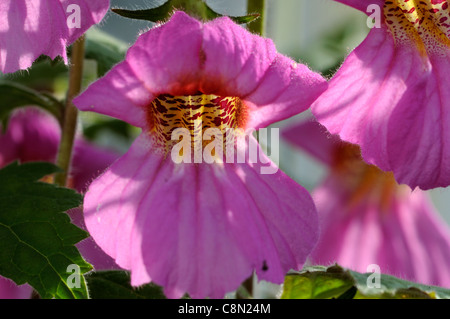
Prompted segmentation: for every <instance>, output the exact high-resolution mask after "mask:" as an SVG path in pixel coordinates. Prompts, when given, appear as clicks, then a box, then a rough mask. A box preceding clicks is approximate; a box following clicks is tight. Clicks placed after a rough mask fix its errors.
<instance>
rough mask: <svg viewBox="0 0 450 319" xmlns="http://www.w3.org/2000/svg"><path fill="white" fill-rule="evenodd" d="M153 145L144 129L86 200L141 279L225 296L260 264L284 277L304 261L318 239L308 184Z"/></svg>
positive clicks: (272, 275)
mask: <svg viewBox="0 0 450 319" xmlns="http://www.w3.org/2000/svg"><path fill="white" fill-rule="evenodd" d="M150 143H151V142H150V141H149V138H148V137H147V136H146V135H141V136H140V137H139V138H138V140H137V141H136V142H135V143H134V144H133V146H132V147H131V148H130V150H129V152H128V153H127V154H126V155H125V156H124V157H122V158H121V159H119V160H118V161H117V162H116V163H114V164H113V165H112V166H111V168H110V169H109V170H108V171H106V172H105V174H103V175H102V176H101V177H100V178H98V179H97V180H96V181H94V182H93V183H92V184H91V186H90V188H89V191H88V192H87V193H86V196H85V201H84V209H85V216H86V217H85V218H86V225H87V227H88V230H89V232H90V233H91V235H92V236H93V238H94V239H95V240H96V242H97V243H98V245H99V246H100V247H101V248H102V249H104V250H105V252H107V253H108V254H109V255H111V256H112V257H113V258H114V259H115V260H116V262H117V263H118V264H119V265H120V266H121V267H123V268H125V269H129V270H131V273H132V284H133V285H135V286H138V285H142V284H145V283H148V282H150V281H153V282H155V283H156V284H159V285H162V286H164V287H165V293H166V295H167V296H168V297H172V298H179V297H181V296H182V295H183V294H184V293H185V292H187V293H189V294H190V296H191V297H194V298H203V297H212V298H218V297H223V295H224V294H225V293H227V292H230V291H233V290H235V289H237V288H238V286H239V285H240V284H241V283H242V282H243V281H244V280H245V279H246V278H248V277H249V276H250V275H251V274H252V271H253V270H254V269H256V272H257V274H258V275H259V277H260V278H261V279H267V280H270V281H273V282H277V283H281V282H282V281H283V278H284V275H285V273H286V272H287V271H288V270H289V269H290V268H294V269H299V267H301V265H302V264H303V262H304V261H305V259H306V257H307V254H308V253H309V252H310V251H311V249H312V247H313V245H314V243H315V240H316V238H317V216H316V214H315V208H314V204H313V202H312V200H311V198H310V196H309V195H308V193H307V192H306V191H305V190H304V189H303V188H301V187H300V186H299V185H298V184H296V183H295V182H293V181H292V180H290V179H289V178H288V177H287V176H285V175H284V174H283V173H281V172H277V173H276V174H275V175H258V172H257V170H258V168H259V167H258V165H256V164H255V165H254V166H252V167H250V166H249V165H247V164H224V165H217V164H175V163H174V162H172V161H171V159H170V158H169V157H167V158H164V156H162V155H160V154H157V153H153V152H152V150H151V145H150ZM272 165H273V164H272ZM280 194H281V197H280Z"/></svg>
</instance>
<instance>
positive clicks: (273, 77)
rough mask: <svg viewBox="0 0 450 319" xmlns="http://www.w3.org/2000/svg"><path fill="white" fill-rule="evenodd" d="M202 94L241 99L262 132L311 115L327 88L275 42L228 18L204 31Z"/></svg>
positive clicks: (220, 19)
mask: <svg viewBox="0 0 450 319" xmlns="http://www.w3.org/2000/svg"><path fill="white" fill-rule="evenodd" d="M203 37H204V40H203V52H204V54H205V57H206V60H205V63H204V71H203V77H204V78H203V82H202V85H201V87H202V90H203V91H204V92H206V93H213V94H216V95H222V96H238V97H240V98H241V99H243V100H245V102H246V103H247V104H248V106H249V107H251V108H252V116H251V120H250V123H248V127H250V128H255V129H258V128H260V127H265V126H268V125H269V124H272V123H273V122H277V121H280V120H283V119H286V118H288V117H291V116H293V115H295V114H298V113H300V112H303V111H305V110H306V109H307V108H309V106H310V105H311V104H312V102H314V100H315V99H316V98H317V97H318V96H319V94H320V93H322V92H323V91H324V90H325V88H326V86H327V84H326V81H325V79H324V78H323V77H321V76H320V75H319V74H317V73H314V72H313V71H311V70H309V69H308V67H306V66H305V65H303V64H298V63H296V62H295V61H293V60H292V59H290V58H288V57H286V56H283V55H281V54H279V53H277V52H276V48H275V45H274V44H273V42H272V40H270V39H265V38H262V37H259V36H257V35H255V34H252V33H250V32H248V31H247V30H245V29H243V28H241V27H240V26H238V25H236V24H235V23H234V22H232V21H231V20H230V19H229V18H227V17H223V18H219V19H216V20H214V21H212V22H209V23H207V24H206V25H205V27H204V35H203Z"/></svg>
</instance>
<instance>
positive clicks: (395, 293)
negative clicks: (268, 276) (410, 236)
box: [281, 265, 450, 299]
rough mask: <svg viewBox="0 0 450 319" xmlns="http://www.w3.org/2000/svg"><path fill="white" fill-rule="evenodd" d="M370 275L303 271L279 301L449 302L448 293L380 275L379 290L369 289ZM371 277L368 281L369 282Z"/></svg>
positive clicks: (289, 278) (335, 270)
mask: <svg viewBox="0 0 450 319" xmlns="http://www.w3.org/2000/svg"><path fill="white" fill-rule="evenodd" d="M370 276H373V273H367V274H361V273H357V272H354V271H350V270H345V269H343V268H342V267H340V266H338V265H335V266H332V267H328V268H326V267H320V266H319V267H317V266H316V267H306V268H305V269H304V270H303V271H301V272H297V273H290V274H289V275H287V276H286V278H285V282H284V286H283V294H282V296H281V298H282V299H331V298H333V299H334V298H336V299H432V298H439V299H450V290H447V289H444V288H440V287H435V286H427V285H422V284H418V283H414V282H409V281H406V280H402V279H399V278H396V277H393V276H389V275H385V274H380V287H379V288H373V287H374V286H375V285H368V284H367V283H368V279H369V280H370V279H371V278H372V277H370ZM369 277H370V278H369Z"/></svg>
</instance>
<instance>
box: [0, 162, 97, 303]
mask: <svg viewBox="0 0 450 319" xmlns="http://www.w3.org/2000/svg"><path fill="white" fill-rule="evenodd" d="M58 171H59V169H58V168H57V167H56V166H54V165H53V164H50V163H37V162H36V163H28V164H23V165H18V164H17V163H13V164H11V165H9V166H7V167H5V168H3V169H2V170H0V181H1V183H0V242H1V243H2V249H1V250H0V275H1V276H4V277H7V278H10V279H12V280H13V281H14V282H15V283H16V284H18V285H21V284H24V283H29V284H30V285H31V286H32V287H33V288H34V289H36V290H37V292H38V293H39V295H40V296H41V297H42V298H87V297H88V292H87V288H86V284H85V281H84V277H83V276H79V277H78V280H79V283H80V284H79V285H78V284H77V279H75V280H72V279H74V277H71V275H73V274H74V272H73V270H72V269H68V267H69V266H70V265H76V266H78V267H79V270H80V271H79V273H80V274H84V273H86V272H88V271H89V270H91V269H92V267H91V265H89V264H88V263H86V262H85V261H84V260H83V258H82V257H81V255H80V253H79V252H78V250H77V248H76V247H75V246H74V245H75V244H76V243H77V242H79V241H80V240H82V239H84V238H86V237H87V233H86V232H85V231H83V230H81V229H79V228H78V227H76V226H75V225H73V224H72V223H71V222H70V218H69V216H68V215H67V214H65V213H64V212H65V211H67V210H68V209H71V208H74V207H78V206H79V205H80V204H81V201H82V197H81V195H79V194H78V193H76V192H75V191H73V190H71V189H67V188H61V187H57V186H55V185H52V184H48V183H44V182H40V181H38V180H39V179H42V178H44V177H46V176H48V175H51V174H54V173H56V172H58ZM72 284H75V287H72V286H73V285H72ZM76 286H79V287H76Z"/></svg>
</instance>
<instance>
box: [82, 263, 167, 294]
mask: <svg viewBox="0 0 450 319" xmlns="http://www.w3.org/2000/svg"><path fill="white" fill-rule="evenodd" d="M86 280H87V282H88V286H89V292H90V296H91V298H92V299H165V298H166V297H165V296H164V293H163V291H162V288H161V287H159V286H157V285H154V284H149V285H144V286H141V287H138V288H135V287H132V286H131V285H130V274H129V272H126V271H119V270H109V271H96V272H91V273H89V274H88V275H86Z"/></svg>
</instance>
